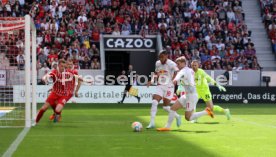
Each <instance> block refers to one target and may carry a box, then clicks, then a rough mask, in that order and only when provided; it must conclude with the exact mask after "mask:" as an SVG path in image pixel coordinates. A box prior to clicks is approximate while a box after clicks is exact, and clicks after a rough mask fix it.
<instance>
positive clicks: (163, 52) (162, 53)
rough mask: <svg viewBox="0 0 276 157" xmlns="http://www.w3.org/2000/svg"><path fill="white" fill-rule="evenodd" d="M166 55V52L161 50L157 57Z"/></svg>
mask: <svg viewBox="0 0 276 157" xmlns="http://www.w3.org/2000/svg"><path fill="white" fill-rule="evenodd" d="M167 54H168V52H167V51H166V50H161V51H160V52H159V55H167Z"/></svg>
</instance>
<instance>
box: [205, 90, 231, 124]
mask: <svg viewBox="0 0 276 157" xmlns="http://www.w3.org/2000/svg"><path fill="white" fill-rule="evenodd" d="M201 95H202V97H203V100H204V102H205V103H206V106H207V107H209V108H210V109H212V110H213V111H214V112H218V113H224V114H225V116H226V117H227V119H228V120H230V118H231V114H230V110H229V109H224V108H222V107H220V106H218V105H214V104H213V101H212V94H211V92H210V90H206V91H205V92H204V91H203V92H202V94H201Z"/></svg>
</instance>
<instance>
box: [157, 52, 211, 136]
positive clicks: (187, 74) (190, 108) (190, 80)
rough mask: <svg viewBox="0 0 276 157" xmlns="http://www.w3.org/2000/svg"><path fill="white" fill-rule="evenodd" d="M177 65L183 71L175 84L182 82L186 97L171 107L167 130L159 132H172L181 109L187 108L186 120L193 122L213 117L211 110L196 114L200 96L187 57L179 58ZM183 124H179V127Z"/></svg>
mask: <svg viewBox="0 0 276 157" xmlns="http://www.w3.org/2000/svg"><path fill="white" fill-rule="evenodd" d="M176 64H177V66H178V68H179V69H181V70H180V71H179V72H178V73H177V75H176V77H175V78H174V80H173V83H174V84H178V83H179V82H180V81H181V83H182V84H183V87H184V89H185V95H183V96H181V97H180V98H179V99H178V100H177V101H176V102H175V104H174V105H173V106H172V107H171V110H170V112H169V117H168V122H167V124H166V126H165V128H158V129H157V130H158V131H170V128H171V124H172V122H173V120H174V118H175V117H176V116H177V113H176V111H177V110H179V109H180V108H182V107H183V108H185V119H186V120H187V121H191V120H194V119H197V118H199V117H201V116H204V115H210V116H211V117H213V112H212V110H211V109H210V108H208V107H207V108H206V109H205V110H204V111H201V112H194V108H195V106H196V104H197V101H198V96H197V92H196V87H195V80H194V71H193V70H192V69H191V68H189V67H187V66H186V59H185V57H179V58H177V59H176ZM180 124H181V123H177V126H178V127H179V126H180Z"/></svg>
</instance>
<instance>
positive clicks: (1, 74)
mask: <svg viewBox="0 0 276 157" xmlns="http://www.w3.org/2000/svg"><path fill="white" fill-rule="evenodd" d="M6 84H7V72H6V70H0V86H6Z"/></svg>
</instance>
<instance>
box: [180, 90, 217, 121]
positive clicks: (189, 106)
mask: <svg viewBox="0 0 276 157" xmlns="http://www.w3.org/2000/svg"><path fill="white" fill-rule="evenodd" d="M197 101H198V97H197V95H195V94H192V95H187V102H186V112H185V119H186V120H187V121H192V120H195V119H197V118H199V117H202V116H204V115H209V116H211V117H212V118H213V117H214V115H213V112H212V110H211V109H210V108H209V107H206V109H205V110H203V111H201V112H194V106H195V105H196V103H197Z"/></svg>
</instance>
